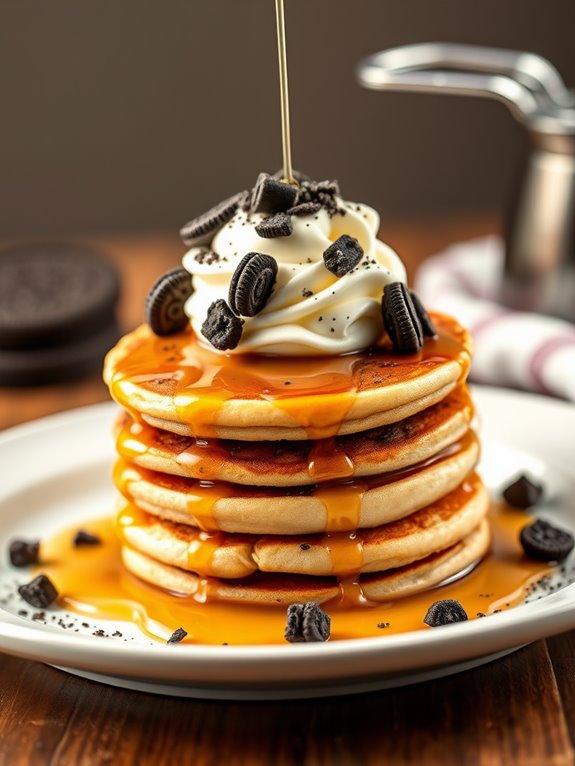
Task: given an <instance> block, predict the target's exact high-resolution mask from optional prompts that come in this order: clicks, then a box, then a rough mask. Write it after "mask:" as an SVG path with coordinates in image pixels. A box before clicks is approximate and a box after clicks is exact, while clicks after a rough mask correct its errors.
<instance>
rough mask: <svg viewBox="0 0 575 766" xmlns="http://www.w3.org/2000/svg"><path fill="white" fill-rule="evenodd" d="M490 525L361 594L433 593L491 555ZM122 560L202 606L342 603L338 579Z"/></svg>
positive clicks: (137, 556)
mask: <svg viewBox="0 0 575 766" xmlns="http://www.w3.org/2000/svg"><path fill="white" fill-rule="evenodd" d="M490 539H491V538H490V531H489V524H488V522H487V521H485V520H484V521H482V522H481V523H480V524H479V525H478V526H477V528H476V529H474V530H473V531H472V532H471V533H470V534H469V535H467V537H465V538H464V539H463V540H461V541H459V542H458V543H456V544H455V545H453V546H451V547H450V548H447V549H446V550H444V551H441V552H439V553H435V554H433V555H432V556H429V557H427V558H425V559H421V560H420V561H417V562H414V563H412V564H409V565H408V566H406V567H402V568H399V569H395V570H389V571H387V572H384V573H376V574H370V575H363V576H362V577H361V578H360V581H359V582H360V586H361V590H362V591H363V594H364V596H365V597H367V598H368V599H369V600H371V601H373V602H382V601H383V602H385V601H390V600H392V599H395V598H400V597H402V596H407V595H411V594H413V593H418V592H421V591H425V590H429V589H431V588H433V587H435V586H436V585H439V584H441V583H442V582H444V581H445V580H447V579H449V578H453V577H456V576H457V575H459V574H460V573H466V572H467V571H468V570H469V568H470V567H472V566H474V565H475V564H477V563H478V562H479V561H480V560H481V559H482V558H483V556H485V555H486V553H487V551H488V549H489V545H490ZM122 560H123V563H124V566H125V567H126V569H127V570H128V571H130V572H131V573H132V574H134V575H136V576H137V577H139V578H141V579H142V580H145V581H146V582H148V583H151V584H152V585H155V586H157V587H159V588H162V589H164V590H168V591H171V592H173V593H175V594H181V595H185V596H192V597H194V598H196V599H198V600H200V601H204V600H206V599H208V600H210V599H217V600H219V601H223V602H226V601H227V602H233V603H245V604H260V605H262V606H263V605H269V606H276V607H277V606H287V605H288V604H295V603H303V602H306V601H311V600H313V601H317V602H319V603H320V604H323V603H325V602H327V601H331V600H335V599H339V598H341V596H342V586H341V585H340V584H339V583H338V581H337V579H336V578H334V577H307V576H304V575H285V574H284V575H281V574H278V575H275V574H272V575H270V574H262V573H260V572H256V573H255V574H253V575H250V576H249V577H247V578H244V579H243V580H236V581H234V580H231V581H230V580H219V579H217V578H210V577H209V578H201V577H199V576H198V575H196V574H193V573H191V572H186V571H184V570H182V569H178V568H177V567H174V566H171V565H169V564H164V563H161V562H159V561H157V560H155V559H153V558H151V557H150V556H146V555H145V554H143V553H140V552H139V551H136V550H134V549H132V548H130V547H129V546H127V545H124V546H123V547H122Z"/></svg>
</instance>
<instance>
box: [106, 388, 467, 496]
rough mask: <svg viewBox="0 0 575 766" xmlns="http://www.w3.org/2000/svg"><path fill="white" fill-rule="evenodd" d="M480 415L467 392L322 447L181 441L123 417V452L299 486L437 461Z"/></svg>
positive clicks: (145, 463) (165, 464)
mask: <svg viewBox="0 0 575 766" xmlns="http://www.w3.org/2000/svg"><path fill="white" fill-rule="evenodd" d="M472 416H473V406H472V403H471V399H470V396H469V393H468V391H467V389H466V388H457V389H456V390H455V391H453V392H452V393H451V394H449V396H447V397H446V398H445V399H444V400H443V401H441V402H438V403H437V404H435V405H433V406H431V407H429V408H428V409H426V410H424V411H423V412H420V413H418V414H417V415H412V416H411V417H409V418H407V419H405V420H401V421H400V422H398V423H393V424H390V425H387V426H382V427H380V428H375V429H370V430H368V431H364V432H362V433H357V434H351V435H348V436H338V437H335V438H333V439H324V440H320V441H315V442H314V441H310V440H307V441H303V442H301V441H283V442H269V441H268V442H245V441H237V440H217V439H215V440H205V439H196V438H194V437H193V436H179V435H176V434H173V433H171V432H168V431H162V430H160V429H157V428H153V427H151V426H149V425H146V424H142V423H139V422H136V421H134V420H132V418H131V417H130V416H129V415H128V414H127V413H125V412H123V413H122V414H121V415H120V416H119V418H118V422H117V426H116V448H117V450H118V453H119V454H120V455H121V456H122V457H123V458H125V459H126V460H128V461H133V462H134V463H136V464H137V465H138V466H141V467H142V468H147V469H150V470H153V471H160V472H162V473H167V474H173V475H176V476H189V477H190V478H193V479H201V480H204V481H226V482H232V483H235V484H245V485H251V486H274V487H290V486H292V487H297V486H302V485H305V484H315V483H317V482H318V481H326V480H333V479H347V478H351V477H361V476H373V475H375V474H381V473H386V472H389V471H397V470H401V469H403V468H406V467H408V466H412V465H415V464H417V463H421V462H422V461H424V460H427V459H429V458H431V457H433V456H434V455H435V454H437V453H438V452H440V451H441V450H443V449H445V448H446V447H448V446H449V445H450V444H452V443H453V442H455V441H456V440H457V439H460V438H461V437H462V436H463V435H464V434H465V432H466V431H467V429H468V427H469V424H470V422H471V419H472Z"/></svg>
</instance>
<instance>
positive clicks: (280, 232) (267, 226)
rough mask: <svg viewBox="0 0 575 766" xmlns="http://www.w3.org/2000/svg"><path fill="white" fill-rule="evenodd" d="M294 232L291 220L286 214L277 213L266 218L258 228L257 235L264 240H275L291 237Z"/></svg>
mask: <svg viewBox="0 0 575 766" xmlns="http://www.w3.org/2000/svg"><path fill="white" fill-rule="evenodd" d="M292 231H293V226H292V222H291V218H290V217H289V215H286V214H285V213H276V214H275V215H270V216H269V218H264V220H263V221H262V222H261V223H258V225H257V226H256V234H257V235H258V236H259V237H263V238H264V239H275V237H289V235H290V234H291V233H292Z"/></svg>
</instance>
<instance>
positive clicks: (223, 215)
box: [180, 191, 248, 247]
mask: <svg viewBox="0 0 575 766" xmlns="http://www.w3.org/2000/svg"><path fill="white" fill-rule="evenodd" d="M247 198H248V192H246V191H243V192H238V193H237V194H234V195H233V196H232V197H229V198H228V199H225V200H223V201H222V202H219V203H218V204H217V205H214V207H212V208H210V209H209V210H208V211H207V212H206V213H204V214H203V215H200V216H198V217H197V218H192V220H191V221H188V223H186V224H184V226H182V228H181V229H180V237H181V238H182V241H183V242H184V244H185V245H189V246H190V247H191V246H192V245H207V244H208V243H209V242H211V240H212V238H213V236H214V234H215V233H216V232H217V231H218V230H219V229H221V228H222V226H224V224H226V223H227V222H228V221H231V219H232V218H233V217H234V215H235V213H236V211H237V210H238V208H240V207H242V208H243V206H244V203H245V202H246V200H247Z"/></svg>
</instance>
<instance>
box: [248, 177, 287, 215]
mask: <svg viewBox="0 0 575 766" xmlns="http://www.w3.org/2000/svg"><path fill="white" fill-rule="evenodd" d="M297 193H298V192H297V189H296V187H295V186H291V185H290V184H286V183H284V182H283V181H278V180H277V179H276V178H274V177H273V176H270V175H268V174H267V173H260V174H259V176H258V180H257V181H256V185H255V187H254V190H253V192H252V203H251V209H252V212H254V213H285V211H286V210H287V209H288V208H290V207H293V205H294V203H295V200H296V197H297Z"/></svg>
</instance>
